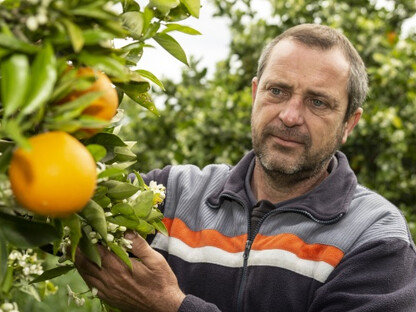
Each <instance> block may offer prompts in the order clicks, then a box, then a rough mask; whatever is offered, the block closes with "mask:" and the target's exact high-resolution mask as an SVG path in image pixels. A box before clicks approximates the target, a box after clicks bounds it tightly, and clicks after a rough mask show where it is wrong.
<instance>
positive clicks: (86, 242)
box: [78, 229, 101, 267]
mask: <svg viewBox="0 0 416 312" xmlns="http://www.w3.org/2000/svg"><path fill="white" fill-rule="evenodd" d="M78 246H79V249H80V250H81V252H82V253H83V254H84V255H85V256H86V257H87V258H88V259H90V260H91V261H92V262H94V263H95V264H96V265H98V266H99V267H101V256H100V253H99V252H98V249H97V246H96V245H94V244H93V243H92V242H91V240H90V239H89V237H88V235H87V233H85V231H84V229H83V230H82V237H81V239H80V241H79V245H78Z"/></svg>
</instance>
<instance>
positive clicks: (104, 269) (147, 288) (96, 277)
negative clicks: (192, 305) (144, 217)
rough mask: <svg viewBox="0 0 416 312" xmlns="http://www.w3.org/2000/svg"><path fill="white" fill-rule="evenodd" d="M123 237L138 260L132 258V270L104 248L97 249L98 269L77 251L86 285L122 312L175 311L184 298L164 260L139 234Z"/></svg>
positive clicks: (76, 262)
mask: <svg viewBox="0 0 416 312" xmlns="http://www.w3.org/2000/svg"><path fill="white" fill-rule="evenodd" d="M126 238H127V239H130V240H132V241H133V244H132V246H133V248H132V250H131V252H132V253H133V254H134V255H135V256H136V257H137V258H139V259H140V260H141V261H138V260H137V259H134V258H132V259H131V262H132V265H133V270H130V269H129V268H128V267H127V265H126V264H125V263H124V262H122V261H121V260H120V259H119V258H118V257H117V256H116V255H115V254H114V253H112V252H111V251H108V250H107V249H106V248H105V247H103V246H98V249H99V252H100V255H101V258H102V266H101V268H99V267H98V266H97V265H96V264H94V263H93V262H91V261H90V260H89V259H88V258H86V257H85V256H84V255H83V254H82V253H81V252H80V251H78V252H77V255H76V261H75V265H76V267H77V269H78V272H79V273H80V274H81V276H82V277H83V279H84V280H85V282H86V283H87V285H88V286H89V287H94V288H96V289H97V290H98V297H99V298H101V299H102V300H104V301H105V302H106V303H108V304H109V305H110V306H113V307H115V308H119V309H121V310H122V311H134V312H139V311H142V312H144V311H149V312H158V311H163V312H176V311H178V309H179V306H180V305H181V303H182V301H183V299H184V298H185V295H184V294H183V293H182V291H181V290H180V289H179V286H178V281H177V279H176V276H175V274H174V273H173V271H172V270H171V269H170V267H169V265H168V263H167V262H166V260H165V258H163V256H162V255H161V254H160V253H158V252H157V251H155V250H153V249H152V248H151V247H150V246H149V244H148V243H147V242H146V241H145V240H144V239H143V238H142V237H140V236H139V235H137V234H133V233H128V234H127V235H126Z"/></svg>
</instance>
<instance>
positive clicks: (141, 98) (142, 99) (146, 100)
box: [124, 89, 160, 117]
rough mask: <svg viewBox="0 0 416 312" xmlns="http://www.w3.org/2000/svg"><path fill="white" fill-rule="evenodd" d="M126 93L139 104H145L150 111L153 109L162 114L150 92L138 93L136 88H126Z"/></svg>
mask: <svg viewBox="0 0 416 312" xmlns="http://www.w3.org/2000/svg"><path fill="white" fill-rule="evenodd" d="M124 92H125V93H126V95H127V96H128V97H129V98H131V99H132V100H133V101H134V102H136V103H137V104H139V105H141V106H143V107H144V108H147V109H148V110H149V111H151V112H152V113H153V114H155V115H156V116H158V117H159V116H160V114H159V112H158V110H157V108H156V105H155V103H154V102H153V100H152V97H151V96H150V94H149V93H136V92H135V90H130V89H129V90H127V89H126V90H124Z"/></svg>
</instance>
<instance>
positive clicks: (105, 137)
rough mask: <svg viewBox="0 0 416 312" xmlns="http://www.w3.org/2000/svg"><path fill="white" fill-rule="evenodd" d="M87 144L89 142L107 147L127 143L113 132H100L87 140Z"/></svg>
mask: <svg viewBox="0 0 416 312" xmlns="http://www.w3.org/2000/svg"><path fill="white" fill-rule="evenodd" d="M85 143H86V145H88V144H98V145H102V146H105V147H114V146H126V145H127V144H126V143H124V142H123V140H122V139H120V137H118V136H117V135H115V134H112V133H98V134H96V135H94V136H93V137H91V138H89V139H88V140H86V142H85Z"/></svg>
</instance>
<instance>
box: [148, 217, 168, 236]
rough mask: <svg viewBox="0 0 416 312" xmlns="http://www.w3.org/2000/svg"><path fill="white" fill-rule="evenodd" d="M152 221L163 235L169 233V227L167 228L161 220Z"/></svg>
mask: <svg viewBox="0 0 416 312" xmlns="http://www.w3.org/2000/svg"><path fill="white" fill-rule="evenodd" d="M150 223H151V224H152V225H153V226H154V227H155V229H156V230H157V231H159V232H160V233H162V234H163V235H166V236H168V235H169V232H168V229H167V228H166V226H165V224H164V223H163V222H162V221H161V220H155V221H152V222H150Z"/></svg>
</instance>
